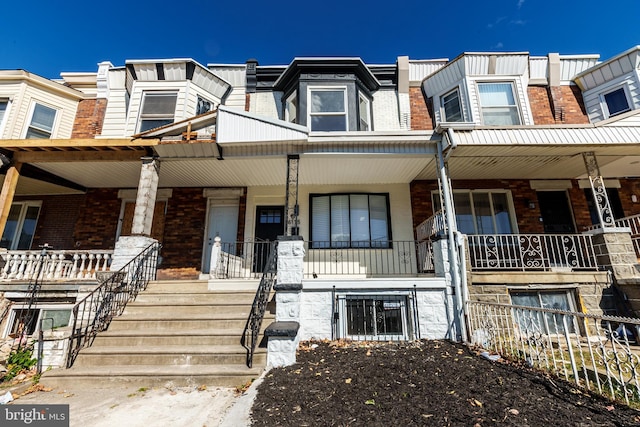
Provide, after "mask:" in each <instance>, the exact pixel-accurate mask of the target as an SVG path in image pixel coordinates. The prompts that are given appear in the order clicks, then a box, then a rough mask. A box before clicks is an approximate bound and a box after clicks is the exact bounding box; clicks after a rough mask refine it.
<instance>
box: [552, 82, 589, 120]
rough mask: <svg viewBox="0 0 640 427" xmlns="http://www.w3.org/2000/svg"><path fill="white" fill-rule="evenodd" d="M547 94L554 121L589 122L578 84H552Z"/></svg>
mask: <svg viewBox="0 0 640 427" xmlns="http://www.w3.org/2000/svg"><path fill="white" fill-rule="evenodd" d="M549 95H550V98H551V106H552V108H553V113H554V116H555V120H556V123H569V124H586V123H589V118H588V117H587V112H586V110H585V108H584V102H583V100H582V92H580V88H579V87H578V86H552V87H550V88H549Z"/></svg>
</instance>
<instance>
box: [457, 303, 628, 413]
mask: <svg viewBox="0 0 640 427" xmlns="http://www.w3.org/2000/svg"><path fill="white" fill-rule="evenodd" d="M467 305H468V321H469V327H468V329H469V335H470V338H471V342H472V344H475V345H478V346H480V347H482V348H484V349H486V350H488V351H489V352H490V354H489V355H488V356H491V353H497V354H498V355H500V356H502V357H505V358H508V359H518V360H522V361H524V362H525V363H526V364H527V365H529V366H530V367H534V368H537V369H542V370H544V371H547V372H552V373H554V374H556V375H558V376H559V377H561V378H564V379H565V380H567V381H572V382H575V384H576V385H577V386H579V387H584V388H586V389H588V390H591V391H595V392H597V393H599V394H601V395H603V396H606V397H608V398H610V399H616V400H621V401H624V402H626V403H627V404H629V403H631V402H633V403H635V404H638V403H640V345H639V344H640V341H639V339H640V335H639V332H640V319H630V318H624V317H612V316H595V315H589V314H584V313H577V312H570V311H562V310H553V309H543V308H532V307H523V306H512V305H506V304H497V303H480V302H468V303H467Z"/></svg>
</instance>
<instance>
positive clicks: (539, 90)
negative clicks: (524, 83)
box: [527, 86, 556, 125]
mask: <svg viewBox="0 0 640 427" xmlns="http://www.w3.org/2000/svg"><path fill="white" fill-rule="evenodd" d="M527 92H528V94H529V105H531V115H532V116H533V123H534V124H536V125H552V124H555V122H556V121H555V119H554V118H553V113H552V111H551V102H550V101H549V92H548V91H547V88H546V87H543V86H529V87H528V88H527Z"/></svg>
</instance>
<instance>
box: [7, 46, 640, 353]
mask: <svg viewBox="0 0 640 427" xmlns="http://www.w3.org/2000/svg"><path fill="white" fill-rule="evenodd" d="M639 88H640V47H634V48H632V49H630V50H628V51H625V52H623V53H621V54H620V55H617V56H616V57H614V58H611V59H608V60H606V61H600V60H599V57H598V56H597V55H560V54H549V55H547V56H532V55H530V54H529V53H527V52H515V53H513V52H509V53H502V52H489V53H463V54H461V55H460V56H458V57H456V58H455V59H453V60H448V59H433V60H412V59H410V58H408V57H398V58H397V61H396V62H395V63H393V64H386V65H372V64H366V63H365V62H364V61H363V60H362V59H360V58H346V57H340V58H294V59H293V60H292V61H291V63H289V64H288V65H282V66H273V65H261V64H260V63H259V62H258V61H257V60H248V61H247V62H246V63H245V64H233V65H230V64H208V65H206V66H204V65H201V64H199V63H198V62H196V61H194V60H192V59H161V60H129V61H126V63H125V64H123V65H118V66H115V65H113V64H111V63H110V62H103V63H100V64H98V70H97V72H95V73H62V74H61V79H59V80H48V79H44V78H41V77H39V76H36V75H33V74H30V73H28V72H26V71H0V153H1V154H2V156H1V158H0V160H2V165H3V166H2V170H1V172H2V173H3V175H4V182H3V187H2V192H1V193H0V200H1V203H0V209H1V211H0V229H1V230H2V241H1V244H0V246H1V247H2V253H0V256H1V257H2V261H3V268H2V274H1V277H0V278H1V279H2V281H3V283H2V285H0V286H2V288H1V289H2V291H4V299H3V305H2V306H1V307H0V314H3V317H2V319H1V322H2V323H1V324H0V327H1V331H0V332H1V333H3V334H4V335H3V336H5V337H6V336H11V335H12V334H15V333H16V332H17V331H18V328H20V327H24V325H19V322H18V319H19V314H20V313H21V312H22V311H24V310H25V307H24V301H25V299H26V293H28V292H29V289H30V287H29V283H30V280H32V277H33V276H32V273H33V269H34V268H36V267H34V266H37V265H38V262H37V258H38V256H39V255H38V254H40V253H41V250H42V249H41V247H42V246H44V245H48V248H47V249H45V252H46V254H47V255H46V256H47V257H49V258H48V259H50V260H51V261H49V264H47V265H48V267H47V268H48V269H49V270H47V271H48V273H47V272H44V273H43V272H42V271H41V270H39V271H38V272H37V273H36V275H37V274H39V275H40V276H38V277H40V280H41V282H42V288H41V294H40V297H39V299H38V301H37V304H36V305H34V306H33V307H32V306H29V308H28V309H29V310H35V312H36V313H37V316H36V317H35V319H36V320H33V321H31V322H30V323H29V325H27V328H28V329H29V330H28V333H29V334H33V333H36V332H37V330H38V329H39V328H41V327H42V326H41V324H42V322H41V320H42V319H44V318H52V319H54V320H53V326H52V329H53V328H54V327H55V328H59V329H61V330H63V329H64V328H65V327H69V325H70V324H71V323H72V321H73V318H72V307H73V305H74V304H75V303H76V300H77V299H78V297H79V296H82V295H83V293H86V292H88V291H90V290H91V289H93V288H95V287H96V286H98V284H99V282H100V280H99V278H100V275H98V274H96V271H101V270H109V269H111V270H114V269H115V267H116V266H117V265H121V263H120V261H119V260H118V257H119V256H121V255H122V254H125V255H124V256H125V257H126V256H128V255H126V254H133V253H136V251H140V250H142V249H144V248H145V247H146V246H147V245H148V244H149V243H151V242H156V241H157V242H159V243H161V245H162V249H161V252H160V258H161V261H160V263H159V265H158V270H157V278H158V279H161V280H174V281H175V283H176V286H178V287H179V286H180V283H182V282H181V281H185V280H199V281H206V282H207V284H208V288H209V289H211V290H212V291H214V290H216V289H225V290H228V291H230V292H233V291H234V290H244V289H247V288H248V289H253V290H255V289H256V288H257V287H258V284H259V282H260V278H261V277H262V275H263V271H264V270H265V267H266V266H268V263H269V255H270V253H271V250H272V249H271V248H272V246H271V242H273V241H275V240H278V239H279V238H280V236H285V237H284V238H280V240H281V243H280V246H281V247H282V248H283V249H282V257H281V258H282V260H283V262H282V263H279V264H278V269H279V270H280V268H282V269H284V270H287V271H289V270H291V271H292V275H290V276H288V275H287V274H282V275H280V276H279V278H278V280H277V281H276V289H277V293H276V296H278V295H280V298H279V299H278V298H276V299H275V301H276V304H277V307H276V318H277V320H278V321H280V322H287V323H286V325H287V326H288V327H289V328H290V327H291V325H292V324H295V325H296V327H295V330H294V333H293V343H294V344H295V343H296V342H297V340H299V339H308V338H329V339H337V338H343V339H381V340H388V339H407V340H408V339H416V338H449V339H454V340H460V339H465V340H466V339H469V337H466V336H465V322H464V319H465V317H464V311H465V309H464V304H465V301H467V300H477V301H492V302H502V303H506V304H511V303H512V304H516V305H528V306H538V307H547V308H560V309H566V310H574V311H583V312H588V313H595V314H602V313H607V314H621V315H635V314H636V313H637V310H640V306H639V305H638V304H636V299H637V298H638V297H637V296H636V293H635V292H636V291H635V286H637V280H638V279H639V278H640V273H639V272H638V269H637V258H638V252H639V251H640V247H639V246H638V241H637V240H636V238H637V237H638V236H637V234H638V233H639V232H638V225H637V224H638V219H637V218H638V217H637V215H639V214H640V202H639V201H638V197H639V196H640V180H638V175H640V168H639V167H638V163H639V162H640V91H639ZM283 242H286V243H285V244H284V245H283ZM287 250H290V252H289V253H285V252H286V251H287ZM279 252H280V250H279ZM289 255H290V256H291V259H293V261H292V262H291V263H287V262H285V261H288V258H287V257H288V256H289ZM279 274H280V271H279ZM285 329H286V328H285ZM289 332H291V331H289Z"/></svg>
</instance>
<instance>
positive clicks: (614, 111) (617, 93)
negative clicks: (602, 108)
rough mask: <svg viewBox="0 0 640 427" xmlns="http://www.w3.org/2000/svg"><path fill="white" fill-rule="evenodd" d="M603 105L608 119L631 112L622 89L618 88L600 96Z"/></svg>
mask: <svg viewBox="0 0 640 427" xmlns="http://www.w3.org/2000/svg"><path fill="white" fill-rule="evenodd" d="M602 97H603V99H604V103H605V104H606V106H607V111H608V113H609V117H613V116H615V115H618V114H622V113H626V112H627V111H629V110H631V108H630V107H629V100H628V98H627V93H626V91H625V90H624V87H621V88H618V89H616V90H613V91H611V92H608V93H605V94H604V95H602Z"/></svg>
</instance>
